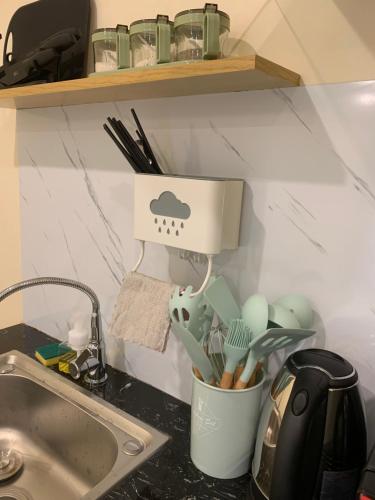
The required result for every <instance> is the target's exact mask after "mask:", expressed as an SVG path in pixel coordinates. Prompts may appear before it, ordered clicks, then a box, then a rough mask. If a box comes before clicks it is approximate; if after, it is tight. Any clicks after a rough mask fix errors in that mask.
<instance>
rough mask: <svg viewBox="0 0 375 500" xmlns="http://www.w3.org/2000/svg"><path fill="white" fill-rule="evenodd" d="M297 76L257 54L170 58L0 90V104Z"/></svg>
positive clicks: (63, 101)
mask: <svg viewBox="0 0 375 500" xmlns="http://www.w3.org/2000/svg"><path fill="white" fill-rule="evenodd" d="M299 84H300V76H299V75H298V74H297V73H294V72H293V71H290V70H288V69H286V68H283V67H282V66H279V65H278V64H275V63H273V62H271V61H268V60H267V59H264V58H263V57H260V56H248V57H238V58H228V59H220V60H215V61H199V62H194V63H189V64H186V63H179V64H177V63H175V64H168V65H160V66H157V67H152V68H142V69H134V70H127V71H123V72H119V73H118V74H111V75H103V76H95V77H91V78H82V79H79V80H69V81H65V82H56V83H47V84H43V85H30V86H27V87H18V88H12V89H5V90H0V108H13V109H28V108H46V107H51V106H52V107H53V106H70V105H76V104H90V103H98V102H111V101H128V100H134V99H152V98H157V97H176V96H188V95H198V94H215V93H219V92H239V91H243V90H261V89H270V88H282V87H293V86H298V85H299Z"/></svg>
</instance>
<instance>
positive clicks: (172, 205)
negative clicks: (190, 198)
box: [150, 191, 191, 219]
mask: <svg viewBox="0 0 375 500" xmlns="http://www.w3.org/2000/svg"><path fill="white" fill-rule="evenodd" d="M150 209H151V212H152V213H153V214H155V215H161V216H163V217H172V218H174V219H188V218H189V217H190V215H191V210H190V207H189V205H187V204H186V203H182V201H180V200H178V199H177V198H176V196H175V195H174V194H173V193H171V192H170V191H164V193H162V194H161V195H160V196H159V199H158V200H152V202H151V204H150Z"/></svg>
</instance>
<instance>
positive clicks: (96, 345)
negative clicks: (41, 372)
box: [0, 278, 107, 386]
mask: <svg viewBox="0 0 375 500" xmlns="http://www.w3.org/2000/svg"><path fill="white" fill-rule="evenodd" d="M42 285H60V286H67V287H70V288H75V289H76V290H80V291H81V292H83V293H84V294H86V295H87V296H88V297H89V299H90V300H91V304H92V314H91V338H90V341H89V344H88V346H87V348H86V349H85V350H84V351H83V352H82V353H81V354H80V356H79V357H78V358H77V359H75V360H74V361H72V362H71V363H70V365H69V373H70V375H71V376H72V377H73V378H74V379H75V380H78V379H79V378H80V377H81V375H82V373H84V372H87V373H86V375H85V381H86V382H88V383H89V384H90V385H95V386H98V385H101V384H104V383H105V381H106V380H107V372H106V366H105V346H104V340H103V334H102V321H101V315H100V304H99V300H98V297H97V296H96V293H95V292H94V291H93V290H91V288H89V287H88V286H87V285H84V284H83V283H80V282H79V281H73V280H69V279H64V278H34V279H30V280H26V281H22V282H21V283H17V284H15V285H12V286H10V287H8V288H6V289H5V290H3V291H2V292H0V302H2V301H3V300H5V299H6V298H8V297H9V296H10V295H13V293H16V292H20V291H22V290H25V289H26V288H32V287H34V286H42Z"/></svg>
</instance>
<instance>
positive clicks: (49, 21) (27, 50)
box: [0, 0, 91, 88]
mask: <svg viewBox="0 0 375 500" xmlns="http://www.w3.org/2000/svg"><path fill="white" fill-rule="evenodd" d="M90 13H91V9H90V0H38V1H36V2H34V3H31V4H28V5H25V6H23V7H21V8H20V9H18V10H17V11H16V12H15V14H14V15H13V17H12V19H11V21H10V24H9V27H8V31H7V34H6V36H5V39H4V56H3V66H2V67H0V88H7V87H14V86H19V85H32V84H35V83H46V82H56V81H62V80H71V79H75V78H81V77H82V76H84V74H85V65H86V56H87V53H88V46H89V35H90V20H91V19H90V17H91V16H90ZM10 46H12V47H11V48H10Z"/></svg>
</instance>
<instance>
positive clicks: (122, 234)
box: [18, 82, 375, 418]
mask: <svg viewBox="0 0 375 500" xmlns="http://www.w3.org/2000/svg"><path fill="white" fill-rule="evenodd" d="M130 106H135V108H136V109H137V111H138V113H139V115H140V117H141V118H142V121H143V123H144V126H145V129H146V130H147V132H148V134H149V135H150V137H152V142H153V144H154V146H155V149H156V151H158V153H159V155H160V157H161V158H162V161H163V162H164V163H165V164H167V165H168V166H169V167H170V168H171V169H172V170H173V171H174V172H179V173H189V174H199V175H200V174H204V175H219V176H230V177H242V178H244V179H245V180H246V195H245V202H244V207H243V220H242V231H241V246H240V248H239V250H238V251H235V252H227V253H225V254H223V255H222V256H221V257H220V258H218V259H217V262H216V270H217V271H219V272H223V274H224V275H225V276H226V277H227V278H228V280H229V282H230V284H231V285H232V287H233V289H234V291H235V294H236V296H237V298H238V299H239V300H241V301H244V300H245V299H246V297H247V296H248V295H249V294H250V293H254V292H256V291H261V292H263V293H265V294H266V295H267V296H268V298H269V300H273V299H275V298H277V297H278V296H279V295H281V294H284V293H289V292H295V291H298V292H300V293H304V294H306V295H307V296H308V297H309V298H310V299H311V300H312V302H313V304H314V307H315V310H316V312H317V328H318V331H319V334H318V336H317V338H316V340H315V342H314V343H315V345H319V346H325V347H327V348H329V349H332V350H335V351H337V352H339V353H341V354H342V355H344V356H345V357H347V358H348V359H349V360H350V361H351V362H352V363H353V364H354V365H355V366H356V367H357V368H358V370H359V372H360V377H361V382H362V385H363V388H364V392H365V395H366V399H367V401H368V408H369V411H370V413H372V414H373V417H374V418H375V405H374V393H375V390H374V385H373V378H374V371H373V360H374V356H375V342H374V331H375V299H374V297H375V293H374V292H375V268H374V265H373V261H374V254H375V236H374V235H375V173H374V169H373V164H374V161H375V152H374V148H373V132H372V131H373V130H374V127H375V113H374V110H375V82H367V83H363V82H359V83H355V84H344V85H326V86H313V87H307V88H300V89H288V90H287V91H277V90H276V91H263V92H262V91H261V92H245V93H237V94H230V95H217V96H201V97H199V96H198V97H190V98H175V99H168V100H166V99H164V100H154V101H144V102H132V103H117V104H103V105H95V106H81V107H71V108H65V109H44V110H31V111H22V112H20V113H19V119H18V134H19V136H18V137H19V141H18V152H19V157H20V164H21V167H20V168H21V195H22V196H21V201H22V235H23V273H24V276H25V277H29V276H34V275H38V274H39V275H42V274H57V275H62V276H67V277H71V278H78V279H80V280H83V281H85V282H87V283H88V284H89V285H91V286H92V287H93V288H94V289H95V290H96V291H97V292H98V294H99V297H100V299H101V301H102V304H103V312H104V318H105V327H106V326H107V325H108V322H109V321H110V317H111V313H112V308H113V304H114V301H115V298H116V294H117V293H118V290H119V286H120V282H121V281H122V279H123V276H124V272H125V271H126V270H129V269H130V268H131V267H132V265H133V264H134V262H135V260H136V258H137V254H138V246H137V243H136V242H135V241H134V240H133V237H132V203H133V191H132V182H133V178H132V174H131V172H130V169H129V167H128V166H127V164H126V162H125V161H124V160H123V158H122V157H121V155H120V154H119V153H118V152H117V150H116V149H115V148H114V146H113V145H112V144H111V142H110V141H109V140H108V139H107V137H106V135H105V133H104V131H103V130H102V123H103V122H104V120H105V117H106V116H107V115H108V114H115V115H116V116H121V117H122V119H123V120H125V122H127V123H129V122H130V111H129V109H130ZM142 271H143V272H145V273H146V274H150V275H152V276H155V277H157V278H161V279H165V280H173V281H174V282H177V283H185V284H186V283H188V282H193V283H194V284H197V283H199V282H200V280H201V279H202V272H203V271H204V269H199V270H198V271H199V273H198V274H197V272H196V270H194V269H193V268H192V267H190V266H189V265H187V264H186V263H185V262H183V261H180V260H179V259H178V258H177V256H176V255H175V254H174V253H168V251H167V250H166V249H165V248H164V247H160V246H157V245H154V246H151V247H148V250H147V253H146V259H145V263H144V266H143V268H142ZM24 300H25V319H26V322H28V323H30V324H33V325H35V326H37V327H39V328H41V329H42V330H44V331H46V332H48V333H51V334H55V335H58V336H60V337H61V338H63V337H64V336H65V334H66V330H67V325H66V321H67V320H69V319H70V318H71V317H72V316H73V315H74V313H73V311H75V310H76V309H77V308H78V309H79V308H83V310H85V311H88V304H87V303H86V302H85V299H81V298H78V297H77V296H75V295H74V292H72V291H69V290H66V291H65V290H53V289H46V291H44V292H43V291H42V290H33V291H30V292H28V293H27V294H25V297H24ZM145 307H147V306H146V305H145ZM109 355H110V359H111V361H112V362H115V363H116V364H117V366H119V367H125V368H126V369H127V370H128V371H129V372H130V373H133V374H135V375H136V376H137V377H139V378H141V379H142V380H145V381H147V382H149V383H151V384H153V385H156V386H158V387H160V388H162V389H164V390H166V391H167V392H169V393H171V394H174V395H176V396H177V397H180V398H182V399H185V400H189V397H190V373H189V370H190V364H189V361H188V359H187V357H186V354H185V353H184V350H183V348H182V346H181V345H179V344H178V343H177V342H176V341H175V339H174V337H173V336H172V337H171V338H170V342H169V345H168V350H167V353H166V354H164V355H161V354H157V353H154V352H151V351H149V350H146V349H141V348H138V347H135V346H131V345H128V346H127V347H126V349H123V346H121V345H118V346H115V345H113V344H111V343H109ZM282 359H283V357H282V356H279V359H277V358H276V359H275V363H276V364H279V363H280V362H281V361H282Z"/></svg>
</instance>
